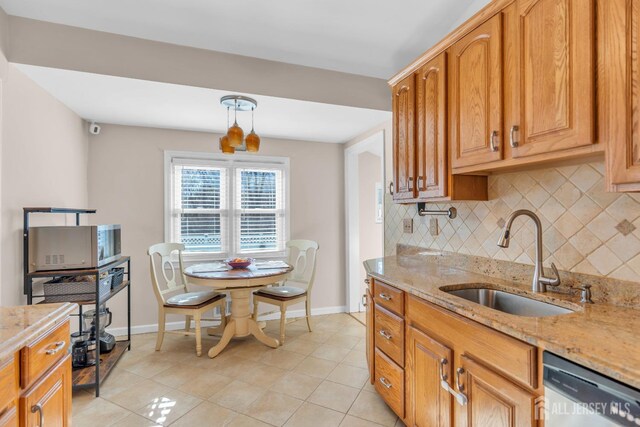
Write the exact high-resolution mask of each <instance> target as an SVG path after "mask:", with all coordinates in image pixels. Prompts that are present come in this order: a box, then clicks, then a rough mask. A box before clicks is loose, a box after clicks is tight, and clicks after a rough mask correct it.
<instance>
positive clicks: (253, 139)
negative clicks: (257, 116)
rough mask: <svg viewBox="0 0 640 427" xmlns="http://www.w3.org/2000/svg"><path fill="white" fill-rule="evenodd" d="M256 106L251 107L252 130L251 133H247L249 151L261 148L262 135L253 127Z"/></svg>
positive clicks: (253, 151)
mask: <svg viewBox="0 0 640 427" xmlns="http://www.w3.org/2000/svg"><path fill="white" fill-rule="evenodd" d="M254 110H255V108H252V109H251V132H249V135H247V138H246V140H245V141H246V144H247V151H249V152H252V153H255V152H257V151H258V150H259V149H260V137H259V136H258V134H257V133H256V131H255V130H254V129H253V112H254Z"/></svg>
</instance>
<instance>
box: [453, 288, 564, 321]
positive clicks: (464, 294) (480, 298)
mask: <svg viewBox="0 0 640 427" xmlns="http://www.w3.org/2000/svg"><path fill="white" fill-rule="evenodd" d="M445 292H447V293H448V294H451V295H455V296H457V297H460V298H464V299H466V300H467V301H471V302H475V303H477V304H480V305H483V306H485V307H489V308H492V309H494V310H498V311H502V312H503V313H509V314H515V315H517V316H528V317H545V316H557V315H560V314H568V313H573V310H570V309H568V308H564V307H560V306H557V305H553V304H549V303H546V302H542V301H538V300H535V299H531V298H527V297H524V296H521V295H516V294H511V293H509V292H504V291H498V290H496V289H489V288H467V289H457V290H445Z"/></svg>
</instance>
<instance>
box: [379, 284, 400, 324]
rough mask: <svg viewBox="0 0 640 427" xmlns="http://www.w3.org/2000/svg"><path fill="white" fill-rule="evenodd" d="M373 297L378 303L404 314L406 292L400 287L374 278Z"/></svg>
mask: <svg viewBox="0 0 640 427" xmlns="http://www.w3.org/2000/svg"><path fill="white" fill-rule="evenodd" d="M373 299H374V300H375V302H376V304H380V305H381V306H383V307H384V308H386V309H388V310H391V311H393V312H394V313H396V314H399V315H400V316H402V315H404V292H402V291H401V290H400V289H396V288H394V287H392V286H389V285H386V284H384V283H382V282H379V281H377V280H374V282H373Z"/></svg>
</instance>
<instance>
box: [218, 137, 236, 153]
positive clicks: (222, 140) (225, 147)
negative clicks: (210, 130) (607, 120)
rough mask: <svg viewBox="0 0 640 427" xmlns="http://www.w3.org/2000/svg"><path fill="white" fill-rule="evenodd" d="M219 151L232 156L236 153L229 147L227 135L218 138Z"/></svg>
mask: <svg viewBox="0 0 640 427" xmlns="http://www.w3.org/2000/svg"><path fill="white" fill-rule="evenodd" d="M220 149H221V150H222V152H223V153H224V154H233V153H235V152H236V149H235V148H233V147H232V146H231V144H230V143H229V138H228V137H227V135H225V136H223V137H222V138H220Z"/></svg>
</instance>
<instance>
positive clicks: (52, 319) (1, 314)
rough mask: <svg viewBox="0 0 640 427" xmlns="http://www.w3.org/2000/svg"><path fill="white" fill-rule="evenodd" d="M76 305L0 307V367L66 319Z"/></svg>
mask: <svg viewBox="0 0 640 427" xmlns="http://www.w3.org/2000/svg"><path fill="white" fill-rule="evenodd" d="M76 307H77V305H76V304H71V303H60V304H40V305H27V306H16V307H0V365H2V364H4V362H5V361H6V360H7V359H9V358H11V357H12V356H13V355H14V353H15V352H16V351H18V350H19V349H21V348H22V347H24V346H25V345H27V344H28V343H29V342H31V341H32V340H33V339H34V337H37V336H38V335H40V334H42V333H43V332H46V331H47V330H48V329H50V328H52V327H53V326H54V325H56V324H57V323H60V322H62V321H64V320H66V319H67V317H68V316H69V314H70V313H71V312H73V311H74V310H75V309H76Z"/></svg>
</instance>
